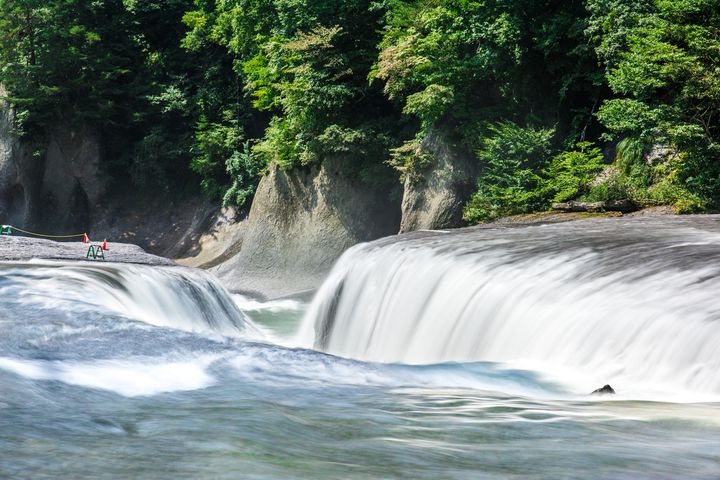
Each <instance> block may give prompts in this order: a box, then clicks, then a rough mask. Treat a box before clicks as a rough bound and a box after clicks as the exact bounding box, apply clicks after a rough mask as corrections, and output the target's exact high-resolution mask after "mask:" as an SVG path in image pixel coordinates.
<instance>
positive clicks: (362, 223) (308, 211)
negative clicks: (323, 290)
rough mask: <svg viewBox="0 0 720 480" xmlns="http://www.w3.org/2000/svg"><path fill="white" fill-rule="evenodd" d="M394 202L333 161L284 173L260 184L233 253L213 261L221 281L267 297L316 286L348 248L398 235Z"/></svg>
mask: <svg viewBox="0 0 720 480" xmlns="http://www.w3.org/2000/svg"><path fill="white" fill-rule="evenodd" d="M399 207H400V206H399V204H398V202H395V201H393V200H391V199H390V198H389V196H388V195H386V194H384V193H382V192H377V191H373V190H372V189H369V188H368V186H367V185H365V184H363V183H361V182H359V181H358V180H355V179H350V178H347V177H345V176H344V175H342V174H341V173H339V172H338V171H336V170H334V169H333V168H331V167H328V166H323V167H308V168H305V169H294V170H291V171H283V170H282V169H280V168H279V167H278V166H277V165H272V166H270V167H269V168H268V172H267V173H266V175H265V176H264V177H263V178H262V179H261V181H260V184H259V185H258V188H257V191H256V192H255V197H254V199H253V203H252V207H251V209H250V212H249V215H248V218H247V220H245V221H244V223H245V224H244V226H243V227H241V230H242V238H241V239H239V240H238V241H237V242H236V244H235V247H234V251H237V253H236V254H235V255H234V256H232V257H231V258H230V259H228V260H227V261H225V262H223V263H221V264H220V265H218V266H216V267H213V268H212V269H211V271H213V272H214V273H215V274H216V275H217V276H218V277H220V279H221V280H222V281H223V283H224V284H225V286H226V287H227V288H229V289H230V290H233V291H244V292H250V293H255V294H259V295H262V296H265V297H279V296H283V295H289V294H292V293H298V292H301V291H306V290H310V289H314V288H317V287H318V286H319V284H320V283H321V282H322V280H323V278H324V277H325V275H326V274H327V272H328V271H329V269H330V268H331V267H332V265H333V263H334V262H335V260H336V259H337V258H338V257H339V256H340V255H341V254H342V253H343V252H344V251H345V250H346V249H348V248H349V247H351V246H353V245H355V244H357V243H360V242H365V241H368V240H373V239H376V238H379V237H382V236H386V235H391V234H393V233H396V232H397V230H398V225H399V222H400V208H399Z"/></svg>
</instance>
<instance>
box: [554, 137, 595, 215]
mask: <svg viewBox="0 0 720 480" xmlns="http://www.w3.org/2000/svg"><path fill="white" fill-rule="evenodd" d="M576 147H577V150H573V151H570V152H562V153H561V154H560V155H557V156H555V157H554V158H553V159H552V161H551V162H550V165H549V166H548V167H547V169H546V170H545V172H543V173H544V175H545V177H546V178H547V180H546V187H545V188H546V190H547V192H548V195H549V196H552V201H553V202H565V201H568V200H571V199H573V198H576V197H577V196H578V195H581V194H583V193H585V191H586V189H587V188H588V184H589V183H590V182H592V181H593V180H594V179H595V178H596V177H597V175H598V174H599V173H600V172H601V171H602V169H603V168H604V167H605V165H604V164H603V155H602V152H601V151H600V149H599V148H597V147H594V146H593V144H592V143H590V142H580V143H578V144H577V145H576Z"/></svg>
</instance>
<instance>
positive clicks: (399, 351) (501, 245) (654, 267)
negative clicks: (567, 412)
mask: <svg viewBox="0 0 720 480" xmlns="http://www.w3.org/2000/svg"><path fill="white" fill-rule="evenodd" d="M719 294H720V223H719V222H718V220H717V219H716V218H715V217H694V218H692V219H688V218H662V219H632V220H630V219H627V220H625V219H607V220H594V221H585V222H572V223H565V224H552V225H539V226H525V227H514V228H513V227H495V228H475V229H466V230H460V231H456V232H452V233H444V232H423V233H416V234H411V235H406V236H401V237H398V238H392V239H383V240H380V241H377V242H372V243H368V244H362V245H358V246H356V247H354V248H352V249H350V250H349V251H348V252H346V254H345V255H344V256H343V257H342V258H341V259H340V260H339V261H338V263H337V265H336V266H335V268H334V269H333V271H332V272H331V273H330V275H329V278H328V279H327V281H326V282H325V283H324V284H323V286H322V287H321V288H320V290H319V292H318V294H317V296H316V298H315V300H314V301H313V303H312V305H311V306H310V308H309V309H308V312H307V315H306V316H305V320H304V324H303V327H302V329H301V332H300V335H299V343H300V344H303V345H306V346H312V347H313V348H316V349H318V350H322V351H325V352H328V353H331V354H333V355H338V356H342V357H348V358H354V359H360V360H365V361H377V362H392V363H403V364H435V363H442V362H477V361H490V362H502V363H504V364H506V365H512V366H515V367H518V368H527V369H529V370H535V371H542V372H545V373H546V374H547V375H548V376H550V377H552V378H554V379H557V380H559V381H561V382H563V383H566V384H570V385H573V388H574V389H576V390H577V391H578V392H582V391H591V390H592V389H594V388H597V387H598V386H600V385H603V384H605V383H611V384H612V385H613V386H614V387H616V390H618V391H621V392H625V393H628V394H631V396H634V397H635V398H670V396H682V395H684V394H687V395H688V398H689V399H695V400H697V399H699V398H706V399H715V398H717V397H718V396H720V348H718V346H720V322H719V320H720V303H719V301H718V299H719V298H720V296H719ZM703 395H705V396H706V397H703Z"/></svg>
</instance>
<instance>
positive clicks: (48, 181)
mask: <svg viewBox="0 0 720 480" xmlns="http://www.w3.org/2000/svg"><path fill="white" fill-rule="evenodd" d="M3 95H5V92H4V91H3V90H2V88H1V87H0V97H2V96H3ZM12 124H13V111H12V108H11V107H10V106H9V105H8V104H7V103H5V102H2V101H0V219H2V222H3V223H11V224H15V225H22V226H25V227H33V226H35V225H40V226H42V227H43V228H45V229H53V230H55V229H57V230H66V229H73V228H74V229H78V228H80V229H81V230H82V229H83V228H86V227H87V225H88V224H89V222H90V216H91V213H92V208H93V206H94V205H95V204H96V203H97V202H98V200H99V199H100V197H101V196H102V195H103V193H104V191H105V183H104V181H103V180H102V178H103V177H102V175H101V172H100V167H99V163H100V143H99V141H98V138H97V136H96V135H95V134H94V133H93V132H92V131H91V130H89V129H72V128H70V127H67V126H57V127H56V128H54V129H52V131H51V132H50V134H49V138H48V139H47V145H46V148H43V149H42V150H44V154H43V155H38V154H35V153H34V152H33V148H32V146H31V145H28V144H26V143H25V142H23V141H21V140H20V139H18V138H17V137H16V136H15V135H13V131H12Z"/></svg>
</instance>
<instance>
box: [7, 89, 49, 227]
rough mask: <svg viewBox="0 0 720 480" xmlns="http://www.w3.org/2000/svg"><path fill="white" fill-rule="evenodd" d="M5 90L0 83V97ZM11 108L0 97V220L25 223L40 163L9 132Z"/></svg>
mask: <svg viewBox="0 0 720 480" xmlns="http://www.w3.org/2000/svg"><path fill="white" fill-rule="evenodd" d="M4 95H5V91H4V90H3V89H2V87H1V86H0V97H2V96H4ZM12 123H13V111H12V109H11V108H10V106H9V105H7V104H6V103H4V102H2V101H0V223H8V224H15V225H18V224H21V225H24V224H27V222H28V221H29V220H30V216H31V211H32V207H33V204H32V201H33V198H34V197H35V196H36V190H37V188H36V185H35V182H34V181H33V175H35V174H37V171H38V170H39V167H40V165H38V163H39V162H38V161H37V159H35V158H33V156H32V155H31V151H30V149H29V148H27V147H26V146H25V145H23V144H22V143H21V142H20V141H19V140H18V139H17V138H15V137H14V136H13V134H12Z"/></svg>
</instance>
